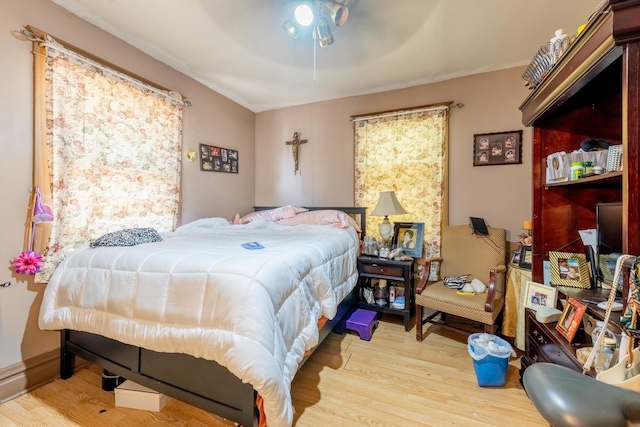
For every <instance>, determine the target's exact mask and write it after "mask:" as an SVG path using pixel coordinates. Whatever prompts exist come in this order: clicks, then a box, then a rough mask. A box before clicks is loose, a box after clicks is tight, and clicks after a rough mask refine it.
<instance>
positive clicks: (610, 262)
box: [596, 202, 622, 285]
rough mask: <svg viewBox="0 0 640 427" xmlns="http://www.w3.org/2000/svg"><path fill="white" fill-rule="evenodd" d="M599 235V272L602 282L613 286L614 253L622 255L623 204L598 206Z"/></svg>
mask: <svg viewBox="0 0 640 427" xmlns="http://www.w3.org/2000/svg"><path fill="white" fill-rule="evenodd" d="M596 232H597V235H598V266H599V268H600V271H599V272H598V273H599V274H598V275H599V276H600V280H602V281H603V282H604V283H606V284H609V285H611V284H612V282H613V272H614V270H615V264H616V260H615V257H611V256H610V254H612V253H618V254H621V253H622V203H620V202H617V203H598V204H596Z"/></svg>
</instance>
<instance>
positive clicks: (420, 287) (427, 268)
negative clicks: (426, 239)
mask: <svg viewBox="0 0 640 427" xmlns="http://www.w3.org/2000/svg"><path fill="white" fill-rule="evenodd" d="M433 262H442V257H433V258H426V259H425V260H424V272H423V273H422V277H421V278H420V282H419V283H418V286H416V295H420V294H421V293H422V291H423V290H424V288H426V287H427V282H428V281H429V276H430V275H431V263H433Z"/></svg>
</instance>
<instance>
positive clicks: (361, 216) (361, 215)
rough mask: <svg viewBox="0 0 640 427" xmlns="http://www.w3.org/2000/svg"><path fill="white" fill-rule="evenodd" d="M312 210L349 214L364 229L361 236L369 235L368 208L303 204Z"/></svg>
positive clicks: (262, 209) (254, 208)
mask: <svg viewBox="0 0 640 427" xmlns="http://www.w3.org/2000/svg"><path fill="white" fill-rule="evenodd" d="M279 207H280V206H254V207H253V210H255V211H266V210H268V209H276V208H279ZM302 207H303V208H305V209H309V210H310V211H320V210H334V211H342V212H344V213H346V214H347V215H351V216H352V217H353V219H355V220H356V221H357V222H358V223H359V224H360V230H362V234H361V236H360V237H361V238H364V236H366V235H367V208H353V207H323V206H302Z"/></svg>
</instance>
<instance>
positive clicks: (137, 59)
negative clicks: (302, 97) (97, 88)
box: [0, 0, 255, 382]
mask: <svg viewBox="0 0 640 427" xmlns="http://www.w3.org/2000/svg"><path fill="white" fill-rule="evenodd" d="M0 11H1V12H0V52H2V56H3V59H2V66H1V67H0V171H1V173H2V187H1V188H2V193H1V196H2V197H1V198H0V200H2V208H1V209H0V236H2V239H0V260H4V261H3V262H4V268H2V269H0V283H6V282H8V283H11V286H10V287H8V288H0V374H1V373H2V371H3V370H5V371H10V369H6V368H7V367H9V366H12V365H16V364H18V363H19V362H21V361H24V360H28V359H30V358H33V357H34V356H37V355H40V354H43V353H45V352H47V351H49V350H51V349H55V348H57V347H58V345H59V334H58V333H56V332H43V331H40V330H39V329H38V326H37V315H38V310H39V307H40V301H41V297H42V292H43V289H44V285H35V284H33V282H32V280H30V276H28V277H27V276H22V275H15V274H13V272H12V270H11V269H10V260H11V259H13V257H15V256H17V255H19V253H20V250H22V248H23V233H24V224H25V216H26V211H27V205H28V202H29V191H30V187H31V185H32V181H31V171H32V160H31V159H32V141H33V138H32V114H33V108H32V101H33V100H32V96H33V83H32V79H33V71H32V70H33V59H32V54H31V43H29V42H24V41H19V40H17V39H15V38H14V37H12V36H11V34H10V31H11V30H19V29H21V28H22V26H24V25H32V26H34V27H36V28H39V29H41V30H43V31H46V32H49V33H51V34H52V35H54V36H57V37H58V38H59V39H61V40H64V41H66V42H68V43H71V44H73V45H75V46H77V47H79V48H81V49H84V50H86V51H88V52H90V53H92V54H94V55H96V56H98V57H101V58H104V59H105V60H107V61H110V62H112V63H114V64H116V65H118V66H120V67H122V68H124V69H128V70H130V71H131V72H133V73H135V74H138V75H140V76H142V77H145V78H147V79H149V80H151V81H154V82H156V83H157V84H159V85H162V86H165V87H167V88H170V89H172V90H176V91H178V92H181V93H182V94H183V95H184V96H186V97H188V98H189V100H190V101H191V103H192V106H191V107H188V108H185V111H184V128H183V135H184V139H183V141H184V149H183V152H186V151H187V150H188V149H194V150H198V144H199V143H206V144H214V145H220V146H223V147H227V148H233V149H237V150H238V151H239V160H240V167H239V169H240V173H239V174H223V173H213V172H201V171H200V167H199V165H198V163H197V162H188V161H187V160H186V157H185V160H184V161H183V180H182V218H181V221H182V222H187V221H191V220H194V219H196V218H200V217H205V216H223V217H226V218H233V215H234V214H235V213H236V212H239V211H240V212H246V211H248V210H249V209H251V207H252V206H253V201H254V181H255V179H254V134H255V129H254V122H255V114H254V113H253V112H251V111H249V110H247V109H245V108H243V107H241V106H239V105H238V104H236V103H234V102H232V101H230V100H228V99H227V98H224V97H223V96H221V95H219V94H217V93H215V92H213V91H211V90H209V89H207V88H206V87H204V86H202V85H201V84H199V83H197V82H195V81H194V80H191V79H189V78H187V77H185V76H184V75H182V74H180V73H178V72H176V71H175V70H173V69H172V68H170V67H168V66H166V65H163V64H161V63H159V62H158V61H156V60H154V59H152V58H150V57H148V56H146V55H144V54H142V53H141V52H140V51H138V50H136V49H134V48H132V47H131V46H129V45H127V44H125V43H124V42H122V41H120V40H119V39H117V38H115V37H112V36H110V35H108V34H107V33H105V32H103V31H101V30H99V29H97V28H96V27H94V26H92V25H90V24H88V23H86V22H85V21H83V20H81V19H79V18H77V17H76V16H74V15H71V14H70V13H68V12H66V11H65V10H63V9H61V8H59V7H58V6H56V5H54V4H53V3H52V2H50V1H47V0H20V1H16V0H0ZM1 379H2V378H0V380H1ZM0 382H1V381H0Z"/></svg>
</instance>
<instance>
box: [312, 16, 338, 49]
mask: <svg viewBox="0 0 640 427" xmlns="http://www.w3.org/2000/svg"><path fill="white" fill-rule="evenodd" d="M314 36H316V37H317V38H318V44H319V45H320V47H327V46H329V45H331V44H333V42H334V39H333V34H331V28H330V27H329V21H327V18H320V19H319V20H318V25H317V26H316V28H315V31H314Z"/></svg>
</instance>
